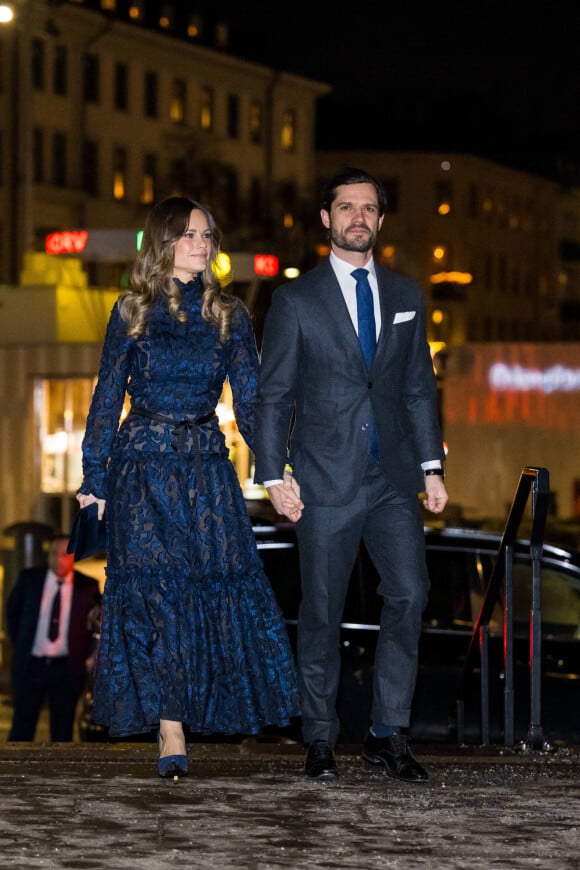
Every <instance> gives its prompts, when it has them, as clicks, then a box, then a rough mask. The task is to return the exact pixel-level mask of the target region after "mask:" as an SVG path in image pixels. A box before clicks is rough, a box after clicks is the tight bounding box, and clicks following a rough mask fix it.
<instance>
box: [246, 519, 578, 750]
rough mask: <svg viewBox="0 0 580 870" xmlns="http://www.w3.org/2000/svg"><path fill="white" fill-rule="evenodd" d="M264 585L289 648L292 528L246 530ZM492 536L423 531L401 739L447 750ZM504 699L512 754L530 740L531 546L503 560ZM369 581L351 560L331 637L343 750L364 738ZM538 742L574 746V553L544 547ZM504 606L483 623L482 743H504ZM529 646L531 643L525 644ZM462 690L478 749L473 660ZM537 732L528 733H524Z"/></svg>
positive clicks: (268, 524) (372, 639)
mask: <svg viewBox="0 0 580 870" xmlns="http://www.w3.org/2000/svg"><path fill="white" fill-rule="evenodd" d="M254 531H255V534H256V539H257V542H258V548H259V550H260V554H261V556H262V559H263V561H264V565H265V568H266V573H267V574H268V576H269V578H270V582H271V583H272V586H273V588H274V591H275V593H276V596H277V598H278V600H279V602H280V605H281V607H282V610H283V613H284V616H285V618H286V621H287V624H288V630H289V633H290V637H291V639H292V642H293V644H295V635H296V620H297V615H298V606H299V602H300V579H299V578H300V575H299V566H298V551H297V546H296V538H295V532H294V528H293V526H292V525H291V524H289V523H285V522H278V521H277V520H274V521H272V520H271V519H270V520H269V521H268V520H263V519H260V518H259V517H258V518H255V519H254ZM501 537H502V536H501V534H500V533H492V532H484V531H479V530H473V529H468V528H435V527H431V526H425V543H426V550H427V563H428V569H429V576H430V580H431V590H430V594H429V600H428V604H427V607H426V610H425V612H424V615H423V632H422V637H421V644H420V654H419V674H418V680H417V687H416V692H415V698H414V705H413V716H412V723H411V736H412V738H413V739H414V740H415V741H422V742H453V741H457V739H458V732H457V721H456V712H457V705H456V699H457V684H458V680H459V677H460V674H461V671H462V667H463V664H464V662H465V659H466V656H467V653H468V650H469V648H470V644H471V636H472V632H473V627H474V624H475V622H476V620H477V617H478V614H479V612H480V608H481V605H482V602H483V598H484V594H485V590H486V588H487V585H488V582H489V579H490V577H491V574H492V569H493V566H494V564H495V562H496V560H497V557H498V550H499V547H500V542H501ZM512 577H513V635H514V652H513V681H514V682H513V696H514V704H513V706H514V735H515V742H519V741H523V740H525V739H526V738H527V736H528V731H529V726H530V722H531V713H530V695H531V672H530V611H531V607H532V562H531V555H530V544H529V542H528V541H525V540H518V541H517V543H516V545H515V547H514V548H513V570H512ZM377 584H378V577H377V574H376V570H375V568H374V566H373V564H372V562H371V561H370V559H369V557H368V555H367V554H366V552H365V550H364V547H363V548H361V552H360V554H359V558H358V560H357V564H356V565H355V568H354V571H353V574H352V577H351V582H350V587H349V592H348V597H347V601H346V606H345V610H344V614H343V622H342V626H341V644H342V659H343V667H342V676H341V687H340V695H339V699H338V706H339V713H340V717H341V722H342V733H341V738H340V739H341V741H342V742H344V743H360V742H362V740H363V738H364V736H365V732H366V730H367V728H368V722H369V712H370V702H371V689H372V669H373V657H374V649H375V644H376V638H377V632H378V625H379V612H380V606H381V599H380V598H379V596H378V595H377V594H376V591H375V590H376V586H377ZM540 589H541V608H540V609H541V642H540V650H541V680H540V699H541V705H540V706H541V722H540V726H541V731H543V733H544V735H545V737H546V743H547V744H549V743H550V742H551V743H554V744H556V745H557V744H558V743H564V744H566V743H569V744H577V743H580V553H578V552H576V551H573V550H570V549H564V548H562V547H559V546H555V545H553V544H547V543H546V544H545V545H544V547H543V551H542V558H541V561H540ZM503 620H504V603H503V593H502V594H500V595H499V596H498V600H497V601H496V603H495V606H494V610H493V615H492V617H491V620H490V623H489V638H490V641H489V672H490V686H489V710H490V726H489V727H490V732H489V734H490V742H494V743H503V742H504V736H505V730H504V728H505V723H504V709H505V701H504V694H505V693H504V688H505V679H504V678H505V669H504V635H503ZM537 642H538V641H537V640H536V641H535V643H537ZM472 671H473V672H472V673H470V674H469V677H468V679H467V681H466V683H464V684H463V685H464V686H466V688H464V694H463V698H464V723H463V730H462V732H461V733H462V737H463V740H464V742H467V743H474V744H477V743H481V742H482V740H481V735H482V727H481V687H480V668H479V662H478V660H477V659H476V661H475V666H474V668H473V669H472ZM537 724H538V723H537V722H534V726H536V725H537Z"/></svg>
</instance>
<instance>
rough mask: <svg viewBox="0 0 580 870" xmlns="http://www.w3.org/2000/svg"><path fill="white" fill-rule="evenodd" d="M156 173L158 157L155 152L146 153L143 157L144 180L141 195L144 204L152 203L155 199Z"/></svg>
mask: <svg viewBox="0 0 580 870" xmlns="http://www.w3.org/2000/svg"><path fill="white" fill-rule="evenodd" d="M156 175H157V158H156V156H155V154H146V155H145V157H144V158H143V181H142V187H141V197H140V199H141V204H142V205H151V204H152V203H153V202H154V201H155V178H156Z"/></svg>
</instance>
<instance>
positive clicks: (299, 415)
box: [254, 260, 445, 506]
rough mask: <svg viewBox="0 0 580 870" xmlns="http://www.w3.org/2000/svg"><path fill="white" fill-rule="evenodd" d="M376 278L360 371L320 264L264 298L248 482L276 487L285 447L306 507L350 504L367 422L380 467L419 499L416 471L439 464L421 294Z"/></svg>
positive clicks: (330, 279) (353, 338) (328, 270)
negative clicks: (375, 336)
mask: <svg viewBox="0 0 580 870" xmlns="http://www.w3.org/2000/svg"><path fill="white" fill-rule="evenodd" d="M376 274H377V280H378V287H379V296H380V305H381V319H382V326H381V333H380V336H379V340H378V343H377V349H376V354H375V358H374V361H373V365H372V368H371V370H370V372H369V371H367V368H366V364H365V361H364V357H363V354H362V350H361V347H360V344H359V340H358V336H357V334H356V331H355V329H354V326H353V323H352V320H351V318H350V315H349V313H348V309H347V307H346V303H345V301H344V297H343V295H342V292H341V289H340V286H339V283H338V280H337V278H336V275H335V273H334V270H333V268H332V266H331V265H330V261H329V260H326V261H324V262H323V263H321V264H320V265H318V266H316V267H315V268H314V269H311V270H310V271H308V272H306V273H305V274H304V275H302V276H301V277H300V278H297V279H296V280H295V281H293V282H291V283H289V284H284V285H282V286H281V287H279V288H277V290H275V292H274V294H273V296H272V303H271V305H270V308H269V310H268V314H267V316H266V321H265V325H264V335H263V343H262V349H261V364H260V375H259V382H258V407H257V420H256V438H255V449H254V452H255V459H256V464H255V480H256V482H258V483H262V482H263V481H265V480H273V479H276V478H280V477H281V476H282V472H283V467H284V457H285V455H286V448H287V447H288V449H289V455H290V457H291V461H292V464H293V466H294V474H295V476H296V479H297V480H298V482H299V484H300V487H301V494H302V498H303V500H304V502H305V503H306V504H318V505H326V506H337V505H343V504H346V503H348V502H349V501H350V500H351V499H352V498H353V496H354V494H355V493H356V491H357V489H358V487H359V486H360V483H361V481H362V478H363V476H364V473H365V469H366V465H367V445H368V430H367V427H368V424H369V420H370V419H371V414H373V415H374V419H375V422H376V425H377V432H378V440H379V452H380V457H381V465H382V467H383V469H384V471H385V473H386V476H387V478H388V479H389V481H390V482H391V483H392V485H393V486H394V487H395V488H396V489H398V490H399V491H401V492H405V493H409V494H411V493H418V492H420V491H421V490H422V489H423V488H424V486H423V475H422V470H421V462H426V461H428V460H431V459H441V460H443V459H444V456H445V454H444V450H443V442H442V437H441V431H440V426H439V419H438V412H437V400H436V381H435V375H434V372H433V365H432V361H431V354H430V351H429V345H428V343H427V340H426V329H425V304H424V298H423V293H422V290H421V288H420V286H419V285H418V284H417V283H416V282H415V281H412V280H410V279H408V278H405V277H402V276H400V275H397V274H395V273H393V272H390V271H389V270H387V269H385V268H382V267H379V266H378V265H377V266H376ZM291 424H292V430H291V435H290V437H289V432H290V427H291Z"/></svg>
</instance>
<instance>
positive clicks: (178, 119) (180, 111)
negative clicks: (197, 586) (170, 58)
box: [169, 79, 187, 124]
mask: <svg viewBox="0 0 580 870" xmlns="http://www.w3.org/2000/svg"><path fill="white" fill-rule="evenodd" d="M186 92H187V88H186V83H185V81H184V79H174V80H173V86H172V93H171V102H170V104H169V117H170V118H171V120H172V121H173V122H174V124H183V122H184V121H185V98H186Z"/></svg>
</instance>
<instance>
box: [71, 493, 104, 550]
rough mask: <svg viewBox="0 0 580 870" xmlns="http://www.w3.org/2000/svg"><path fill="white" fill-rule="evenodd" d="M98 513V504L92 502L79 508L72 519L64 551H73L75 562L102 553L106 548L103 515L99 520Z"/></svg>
mask: <svg viewBox="0 0 580 870" xmlns="http://www.w3.org/2000/svg"><path fill="white" fill-rule="evenodd" d="M98 513H99V506H98V504H97V503H96V502H92V504H89V505H87V506H86V507H84V508H81V509H80V511H79V512H78V513H77V515H76V517H75V518H74V520H73V524H72V528H71V530H70V535H69V540H68V546H67V548H66V551H67V553H74V556H75V562H80V560H81V559H88V558H89V557H90V556H95V555H97V554H100V553H104V552H105V550H106V549H107V527H106V523H105V515H104V514H103V518H102V519H101V520H100V519H99V518H98Z"/></svg>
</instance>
